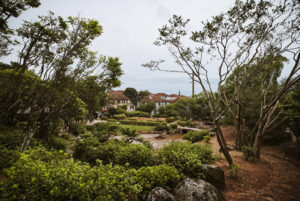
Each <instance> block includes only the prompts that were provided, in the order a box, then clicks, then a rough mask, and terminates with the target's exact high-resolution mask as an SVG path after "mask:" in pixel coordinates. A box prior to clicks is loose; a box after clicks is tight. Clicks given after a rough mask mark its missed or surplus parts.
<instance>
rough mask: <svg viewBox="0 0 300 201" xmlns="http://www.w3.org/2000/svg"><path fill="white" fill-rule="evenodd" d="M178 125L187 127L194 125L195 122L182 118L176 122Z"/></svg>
mask: <svg viewBox="0 0 300 201" xmlns="http://www.w3.org/2000/svg"><path fill="white" fill-rule="evenodd" d="M177 123H178V124H179V125H180V126H184V127H185V126H187V127H193V128H194V127H195V126H196V124H195V123H194V122H192V121H191V120H188V121H184V120H180V121H178V122H177Z"/></svg>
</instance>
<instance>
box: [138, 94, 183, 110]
mask: <svg viewBox="0 0 300 201" xmlns="http://www.w3.org/2000/svg"><path fill="white" fill-rule="evenodd" d="M182 98H187V96H183V95H176V94H171V95H168V94H165V93H157V94H150V95H149V96H146V97H144V98H143V99H142V100H141V101H140V103H149V102H152V103H155V106H156V109H158V108H159V107H161V106H165V105H167V104H169V103H175V102H176V101H178V100H180V99H182ZM140 103H138V104H140Z"/></svg>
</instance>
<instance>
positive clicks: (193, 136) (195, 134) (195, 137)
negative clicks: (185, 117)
mask: <svg viewBox="0 0 300 201" xmlns="http://www.w3.org/2000/svg"><path fill="white" fill-rule="evenodd" d="M205 136H209V133H208V130H202V131H189V132H188V133H186V134H184V135H183V139H184V140H188V141H191V142H198V141H201V140H203V139H204V137H205Z"/></svg>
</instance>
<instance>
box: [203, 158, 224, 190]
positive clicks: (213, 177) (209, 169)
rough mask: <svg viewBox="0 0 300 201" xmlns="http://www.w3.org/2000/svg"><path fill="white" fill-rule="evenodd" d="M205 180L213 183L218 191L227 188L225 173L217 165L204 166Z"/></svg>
mask: <svg viewBox="0 0 300 201" xmlns="http://www.w3.org/2000/svg"><path fill="white" fill-rule="evenodd" d="M202 168H203V174H204V176H205V178H204V180H205V181H207V182H208V183H211V184H212V185H214V186H215V187H217V188H218V189H224V188H225V176H224V171H223V170H222V169H221V168H219V167H218V166H215V165H206V164H205V165H203V166H202Z"/></svg>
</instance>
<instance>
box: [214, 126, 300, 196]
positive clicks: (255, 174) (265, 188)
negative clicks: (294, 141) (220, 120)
mask: <svg viewBox="0 0 300 201" xmlns="http://www.w3.org/2000/svg"><path fill="white" fill-rule="evenodd" d="M223 131H224V136H225V138H226V140H227V143H228V144H231V145H233V144H234V138H233V136H232V133H233V129H232V128H231V127H226V128H223ZM211 142H212V144H213V150H214V152H218V150H219V146H218V144H217V140H216V138H215V137H214V138H212V140H211ZM230 154H231V155H232V157H233V160H234V162H235V163H236V164H238V165H239V166H240V170H239V173H238V177H237V178H235V179H234V178H232V177H231V176H230V170H229V167H228V164H227V162H226V161H225V160H224V159H222V160H220V161H218V162H217V163H216V165H218V166H219V167H221V168H222V169H223V170H224V172H225V177H226V189H225V190H223V191H222V193H223V194H224V196H225V199H226V200H227V201H231V200H232V201H239V200H241V201H242V200H243V201H248V200H249V201H265V200H268V201H272V200H275V201H299V200H300V169H299V167H300V166H297V165H295V164H293V163H290V162H289V161H287V160H284V159H281V155H280V147H279V146H268V147H264V148H263V149H262V154H261V161H258V162H247V161H245V160H244V159H243V156H242V153H241V152H238V151H230Z"/></svg>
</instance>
